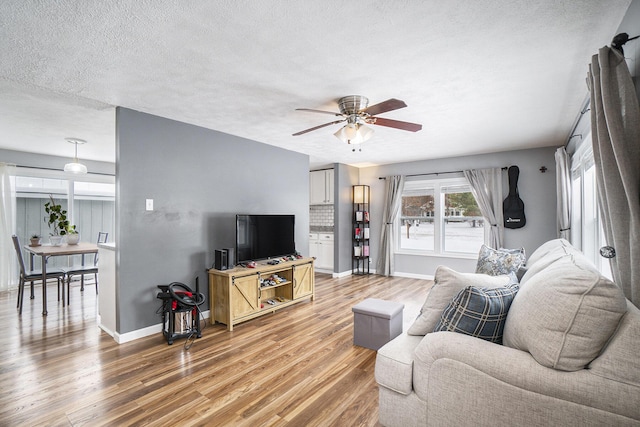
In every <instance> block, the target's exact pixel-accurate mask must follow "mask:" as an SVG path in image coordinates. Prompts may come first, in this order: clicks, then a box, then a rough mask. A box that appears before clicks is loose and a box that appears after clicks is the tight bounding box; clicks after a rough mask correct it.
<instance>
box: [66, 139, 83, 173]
mask: <svg viewBox="0 0 640 427" xmlns="http://www.w3.org/2000/svg"><path fill="white" fill-rule="evenodd" d="M65 139H66V140H67V142H68V143H70V144H73V145H75V156H74V157H73V161H72V162H70V163H67V164H66V165H64V171H65V172H68V173H73V174H76V175H83V174H86V173H87V167H86V166H85V165H83V164H82V163H80V161H79V160H78V144H86V143H87V141H85V140H84V139H78V138H65Z"/></svg>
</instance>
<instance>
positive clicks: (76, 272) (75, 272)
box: [65, 231, 109, 304]
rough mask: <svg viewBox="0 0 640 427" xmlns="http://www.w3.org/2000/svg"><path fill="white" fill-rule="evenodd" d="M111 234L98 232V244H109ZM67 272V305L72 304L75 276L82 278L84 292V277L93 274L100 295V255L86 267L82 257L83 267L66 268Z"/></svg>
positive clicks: (94, 257) (81, 285)
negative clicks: (72, 288) (72, 279)
mask: <svg viewBox="0 0 640 427" xmlns="http://www.w3.org/2000/svg"><path fill="white" fill-rule="evenodd" d="M108 238H109V233H105V232H103V231H100V232H98V241H97V242H98V243H107V239H108ZM65 271H66V272H67V304H70V303H71V278H72V277H73V276H80V292H83V291H84V276H85V274H93V278H94V282H95V284H96V294H97V293H98V253H96V254H95V255H94V256H93V264H89V265H84V255H83V256H82V264H81V265H73V266H71V267H65Z"/></svg>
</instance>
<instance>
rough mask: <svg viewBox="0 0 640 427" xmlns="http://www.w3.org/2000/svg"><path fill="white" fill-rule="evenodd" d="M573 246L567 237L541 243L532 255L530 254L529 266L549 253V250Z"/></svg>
mask: <svg viewBox="0 0 640 427" xmlns="http://www.w3.org/2000/svg"><path fill="white" fill-rule="evenodd" d="M567 246H571V243H569V242H568V241H567V240H565V239H553V240H549V241H547V242H544V243H543V244H541V245H540V246H539V247H538V248H537V249H536V250H535V251H533V253H532V254H531V255H529V259H527V266H531V265H533V264H535V263H536V261H538V260H539V259H540V258H542V257H543V256H545V255H547V254H548V253H549V252H551V251H553V250H555V249H558V248H563V247H567Z"/></svg>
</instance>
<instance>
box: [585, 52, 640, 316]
mask: <svg viewBox="0 0 640 427" xmlns="http://www.w3.org/2000/svg"><path fill="white" fill-rule="evenodd" d="M588 83H589V90H590V92H591V139H592V141H593V157H594V160H595V166H596V182H597V187H598V201H599V202H600V203H599V204H600V210H601V213H602V217H603V220H604V231H605V236H606V239H607V244H608V245H610V246H613V247H614V248H615V251H616V256H615V257H614V258H611V270H612V273H613V278H614V280H615V282H616V283H617V284H618V286H620V287H621V288H622V290H623V291H624V293H625V295H626V297H627V298H628V299H630V300H631V302H633V304H634V305H635V306H636V307H640V263H639V262H638V260H640V107H639V105H638V98H637V96H636V92H635V87H634V85H633V81H632V79H631V75H630V73H629V69H628V67H627V64H626V62H625V60H624V57H623V55H622V54H621V53H620V52H618V51H617V50H615V49H611V48H609V47H607V46H605V47H603V48H602V49H600V50H599V51H598V54H597V55H594V56H593V58H592V61H591V64H590V67H589V75H588Z"/></svg>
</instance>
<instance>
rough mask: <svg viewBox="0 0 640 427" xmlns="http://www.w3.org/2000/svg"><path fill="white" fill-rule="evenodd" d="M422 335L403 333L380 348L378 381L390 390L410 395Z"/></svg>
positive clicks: (376, 370)
mask: <svg viewBox="0 0 640 427" xmlns="http://www.w3.org/2000/svg"><path fill="white" fill-rule="evenodd" d="M422 338H423V337H422V336H414V335H407V334H402V335H399V336H397V337H396V338H395V339H393V340H391V341H389V342H388V343H386V344H385V345H383V346H382V347H381V348H380V349H379V350H378V355H377V356H376V368H375V377H376V382H377V383H378V384H380V385H381V386H384V387H386V388H388V389H390V390H393V391H396V392H398V393H401V394H404V395H408V394H410V393H411V391H412V390H413V357H414V356H413V355H414V350H415V348H416V347H417V346H418V344H420V341H422Z"/></svg>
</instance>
